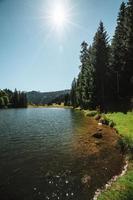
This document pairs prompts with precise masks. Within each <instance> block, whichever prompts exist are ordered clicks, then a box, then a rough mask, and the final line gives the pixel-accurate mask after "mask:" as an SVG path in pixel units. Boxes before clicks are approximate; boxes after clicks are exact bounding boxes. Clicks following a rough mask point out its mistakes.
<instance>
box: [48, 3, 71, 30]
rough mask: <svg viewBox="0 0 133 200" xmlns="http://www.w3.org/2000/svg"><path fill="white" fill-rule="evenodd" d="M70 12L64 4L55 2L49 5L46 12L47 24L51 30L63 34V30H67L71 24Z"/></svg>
mask: <svg viewBox="0 0 133 200" xmlns="http://www.w3.org/2000/svg"><path fill="white" fill-rule="evenodd" d="M71 18H72V12H71V9H70V8H69V5H68V4H65V3H64V2H61V1H59V2H57V1H56V3H54V2H53V4H51V5H49V8H48V10H47V19H48V21H47V22H48V24H49V25H50V26H51V28H52V29H54V30H56V31H58V32H59V33H61V32H64V31H65V29H67V28H69V25H70V23H71Z"/></svg>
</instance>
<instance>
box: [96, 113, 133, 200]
mask: <svg viewBox="0 0 133 200" xmlns="http://www.w3.org/2000/svg"><path fill="white" fill-rule="evenodd" d="M106 116H107V118H109V119H111V120H113V121H114V122H115V123H116V129H117V130H118V132H119V133H120V134H121V135H122V136H123V140H124V142H125V143H126V145H127V146H128V147H129V148H130V149H132V147H133V112H128V113H127V114H123V113H111V114H107V115H106ZM98 200H133V160H130V161H129V167H128V171H127V172H126V174H125V175H124V176H123V177H120V178H119V179H118V180H117V181H116V182H115V183H113V185H112V186H111V188H109V189H108V190H107V191H105V192H103V193H102V194H101V195H100V196H99V197H98Z"/></svg>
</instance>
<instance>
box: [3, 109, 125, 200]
mask: <svg viewBox="0 0 133 200" xmlns="http://www.w3.org/2000/svg"><path fill="white" fill-rule="evenodd" d="M0 119H1V120H0V177H1V178H0V198H1V199H2V200H15V199H19V200H47V199H50V200H52V199H53V200H56V199H57V200H58V199H61V200H68V199H69V200H88V199H91V198H92V196H93V194H94V191H95V190H96V189H97V188H98V187H101V186H102V185H103V184H105V183H106V182H107V181H108V180H109V179H110V178H111V177H112V176H113V175H115V174H118V173H119V171H120V168H121V165H122V162H123V158H122V155H121V153H120V148H119V146H117V140H118V138H117V137H118V136H117V135H116V133H115V132H113V131H111V130H109V129H108V128H106V127H103V130H102V133H103V138H102V139H101V140H98V139H96V138H93V137H92V134H93V133H94V132H96V131H97V129H98V127H97V124H96V123H95V122H94V121H93V120H91V119H87V118H86V117H84V115H83V114H82V113H81V112H79V111H73V110H70V109H18V110H14V109H12V110H2V111H0Z"/></svg>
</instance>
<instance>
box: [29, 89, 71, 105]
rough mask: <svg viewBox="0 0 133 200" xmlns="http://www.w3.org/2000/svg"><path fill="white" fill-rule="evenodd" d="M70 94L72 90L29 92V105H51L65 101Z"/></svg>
mask: <svg viewBox="0 0 133 200" xmlns="http://www.w3.org/2000/svg"><path fill="white" fill-rule="evenodd" d="M67 94H70V90H61V91H54V92H38V91H30V92H27V99H28V103H29V104H36V105H39V104H50V103H54V102H57V101H58V100H59V101H64V98H65V95H67Z"/></svg>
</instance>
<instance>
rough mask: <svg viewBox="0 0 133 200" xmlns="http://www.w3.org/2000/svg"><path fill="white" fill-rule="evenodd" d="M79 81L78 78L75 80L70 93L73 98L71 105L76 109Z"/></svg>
mask: <svg viewBox="0 0 133 200" xmlns="http://www.w3.org/2000/svg"><path fill="white" fill-rule="evenodd" d="M76 93H77V81H76V78H74V80H73V82H72V87H71V93H70V97H71V105H72V106H73V107H74V108H76V106H77V95H76Z"/></svg>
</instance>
